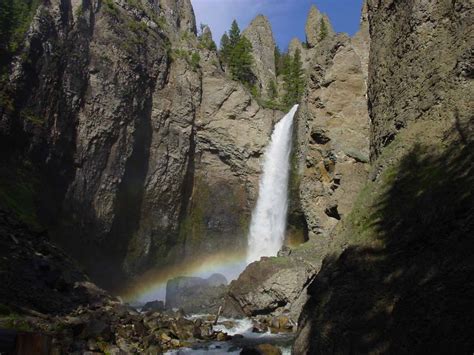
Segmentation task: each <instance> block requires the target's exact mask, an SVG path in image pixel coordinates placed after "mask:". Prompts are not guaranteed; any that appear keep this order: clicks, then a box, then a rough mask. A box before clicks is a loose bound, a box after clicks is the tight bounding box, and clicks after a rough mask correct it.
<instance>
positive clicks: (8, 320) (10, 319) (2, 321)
mask: <svg viewBox="0 0 474 355" xmlns="http://www.w3.org/2000/svg"><path fill="white" fill-rule="evenodd" d="M0 327H1V328H5V329H14V330H18V331H23V332H28V331H31V330H33V328H32V327H31V325H30V324H29V323H28V322H27V321H26V320H25V319H24V318H23V317H22V316H20V315H18V314H15V313H10V314H9V315H7V316H6V317H0Z"/></svg>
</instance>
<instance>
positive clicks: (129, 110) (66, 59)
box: [0, 0, 279, 287]
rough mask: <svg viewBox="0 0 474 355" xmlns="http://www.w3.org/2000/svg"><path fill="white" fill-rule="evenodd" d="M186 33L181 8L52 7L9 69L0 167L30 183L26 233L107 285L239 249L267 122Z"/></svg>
mask: <svg viewBox="0 0 474 355" xmlns="http://www.w3.org/2000/svg"><path fill="white" fill-rule="evenodd" d="M195 27H196V26H195V19H194V14H193V10H192V7H191V4H190V2H189V1H187V0H185V1H178V2H176V1H159V2H145V1H138V2H122V1H88V0H84V1H72V2H71V1H52V2H51V3H48V4H45V5H41V6H40V7H39V8H38V10H37V12H36V16H35V17H34V19H33V22H32V24H31V26H30V28H29V30H28V34H27V41H26V45H25V47H24V49H23V50H22V52H21V53H20V55H18V56H17V57H15V60H14V63H13V64H12V66H11V68H12V69H11V75H10V76H9V80H8V82H7V83H6V85H5V89H4V90H3V94H2V99H4V101H3V103H4V104H3V105H2V110H1V112H0V113H1V118H0V122H1V125H0V134H1V135H2V139H1V141H2V153H3V154H2V162H3V163H2V165H3V166H5V167H7V168H6V169H5V171H17V170H18V171H20V170H21V171H23V170H27V171H31V176H30V177H28V178H27V180H28V179H30V178H31V181H30V180H28V181H27V183H28V187H30V185H31V186H32V188H31V189H29V190H28V192H29V196H28V198H29V200H31V201H30V202H32V203H33V202H34V204H35V205H36V207H37V208H32V210H37V211H38V221H39V222H41V223H42V224H44V225H46V226H47V227H48V228H49V229H50V230H51V231H52V235H53V236H54V238H55V240H56V241H58V242H59V243H60V244H61V245H63V246H64V247H65V248H66V249H67V251H68V252H70V253H71V254H72V255H74V256H75V257H76V258H77V259H79V260H80V261H81V262H82V263H83V264H84V265H85V266H86V268H87V270H88V271H89V272H90V273H91V275H92V276H93V278H94V279H95V280H98V281H100V282H101V283H102V284H103V285H106V286H108V287H114V286H116V285H117V284H118V283H119V282H122V281H123V279H124V278H129V277H133V276H134V275H136V274H137V273H140V272H141V271H143V270H145V269H148V268H151V267H155V266H160V265H161V264H164V263H168V264H169V263H173V262H175V261H176V260H182V259H183V258H184V259H185V258H186V257H187V256H196V255H199V254H201V253H209V252H218V251H219V250H221V249H226V248H227V250H228V248H229V246H232V247H234V248H235V249H236V250H241V249H242V244H245V238H244V237H245V233H246V228H247V219H248V216H249V214H250V208H251V206H252V204H253V202H254V200H255V197H256V191H257V187H256V184H257V181H258V180H257V179H258V174H259V171H260V165H259V156H260V155H261V154H262V151H263V148H264V146H265V145H266V143H267V141H268V138H269V136H270V132H271V128H272V125H273V124H274V122H275V121H276V120H277V119H278V116H279V114H277V113H276V112H274V111H271V110H264V109H261V108H260V107H259V106H258V105H257V103H256V102H255V101H254V100H253V99H252V98H251V96H250V94H249V93H248V92H247V91H246V90H245V89H243V88H242V87H241V86H240V85H239V84H237V83H235V82H232V81H230V80H229V79H227V78H226V77H225V75H224V74H223V72H222V70H221V68H220V66H219V61H218V58H217V55H216V53H215V52H212V51H209V50H207V49H203V46H200V45H199V38H197V37H196V35H195V33H196V28H195ZM242 132H247V133H246V134H242ZM12 157H14V158H12ZM25 162H28V164H26V165H28V167H27V168H25ZM2 172H3V170H2ZM218 208H220V209H219V211H218V210H217V209H218ZM18 209H19V210H20V211H19V212H25V211H23V206H20V208H18ZM28 212H31V214H34V212H32V211H28ZM24 214H27V213H26V212H25V213H24ZM221 235H226V241H225V242H224V241H223V240H218V238H219V237H220V236H221Z"/></svg>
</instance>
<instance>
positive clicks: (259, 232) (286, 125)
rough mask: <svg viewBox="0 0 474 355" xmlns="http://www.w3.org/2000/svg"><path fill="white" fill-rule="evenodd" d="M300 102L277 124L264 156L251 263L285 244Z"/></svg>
mask: <svg viewBox="0 0 474 355" xmlns="http://www.w3.org/2000/svg"><path fill="white" fill-rule="evenodd" d="M297 109H298V105H295V106H293V108H292V109H291V110H290V112H288V114H286V116H285V117H283V118H282V119H281V120H280V122H278V123H277V124H276V125H275V129H274V131H273V133H272V137H271V142H270V145H269V146H268V147H267V149H266V151H265V156H264V164H263V175H262V177H261V179H260V188H259V192H258V200H257V205H256V206H255V209H254V210H253V212H252V220H251V222H250V231H249V236H248V249H247V264H250V263H251V262H254V261H256V260H259V259H260V258H261V257H262V256H275V255H277V253H278V251H279V250H280V248H281V247H282V245H283V240H284V238H285V229H286V214H287V211H288V179H289V175H290V153H291V138H292V131H293V129H292V128H293V117H294V116H295V113H296V110H297Z"/></svg>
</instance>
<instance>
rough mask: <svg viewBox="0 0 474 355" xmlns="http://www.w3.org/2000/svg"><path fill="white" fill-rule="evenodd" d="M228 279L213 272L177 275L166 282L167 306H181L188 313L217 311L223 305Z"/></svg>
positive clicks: (169, 307)
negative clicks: (201, 275) (203, 276)
mask: <svg viewBox="0 0 474 355" xmlns="http://www.w3.org/2000/svg"><path fill="white" fill-rule="evenodd" d="M226 285H227V279H226V278H225V276H223V275H220V274H213V275H211V276H210V277H209V278H207V279H203V278H200V277H184V276H182V277H176V278H174V279H171V280H169V281H168V282H167V284H166V307H167V308H168V309H172V308H181V309H183V310H184V311H185V312H186V313H216V312H217V310H218V308H219V306H221V305H222V303H223V302H222V299H223V297H224V295H225V292H226Z"/></svg>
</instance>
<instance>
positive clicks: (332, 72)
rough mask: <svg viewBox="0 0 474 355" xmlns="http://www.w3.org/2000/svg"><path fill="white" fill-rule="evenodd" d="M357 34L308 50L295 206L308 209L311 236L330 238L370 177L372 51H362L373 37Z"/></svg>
mask: <svg viewBox="0 0 474 355" xmlns="http://www.w3.org/2000/svg"><path fill="white" fill-rule="evenodd" d="M310 16H311V15H310ZM363 25H365V24H364V23H363ZM363 29H364V28H363ZM363 29H362V30H363ZM355 38H357V41H356V43H357V44H358V46H356V45H354V44H353V43H352V41H353V40H352V39H351V38H349V37H347V36H346V35H344V34H341V35H338V36H336V37H328V38H327V39H325V40H324V41H322V42H320V43H319V45H318V47H317V48H313V49H310V50H309V51H308V53H307V54H309V55H311V61H310V66H309V69H308V84H307V85H308V86H307V89H306V93H305V95H304V98H303V101H302V104H301V107H300V110H299V112H298V115H297V118H296V127H297V129H296V133H295V135H296V136H295V139H296V142H295V149H294V153H293V154H294V159H293V161H294V166H293V169H294V172H293V176H292V202H293V206H292V207H293V208H292V209H293V211H294V212H297V210H298V209H300V210H301V212H302V213H303V215H304V218H305V220H306V224H307V226H308V230H309V237H310V238H321V237H323V238H327V236H328V235H329V232H330V231H331V230H332V228H334V226H335V225H336V224H337V223H338V221H339V220H340V219H341V218H342V217H344V216H345V215H347V213H348V212H349V211H350V210H351V207H352V204H353V202H354V200H355V197H356V195H357V193H358V192H359V190H360V189H361V187H362V186H363V184H364V182H365V180H366V177H367V172H368V171H367V163H368V161H369V139H368V137H369V118H368V109H367V100H366V78H365V73H367V61H366V60H365V59H366V58H367V55H366V54H365V55H364V54H363V53H364V50H366V49H367V48H368V41H369V39H368V36H363V34H361V33H358V34H356V36H355ZM361 43H363V45H361ZM356 48H357V49H356ZM290 222H291V221H290Z"/></svg>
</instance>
